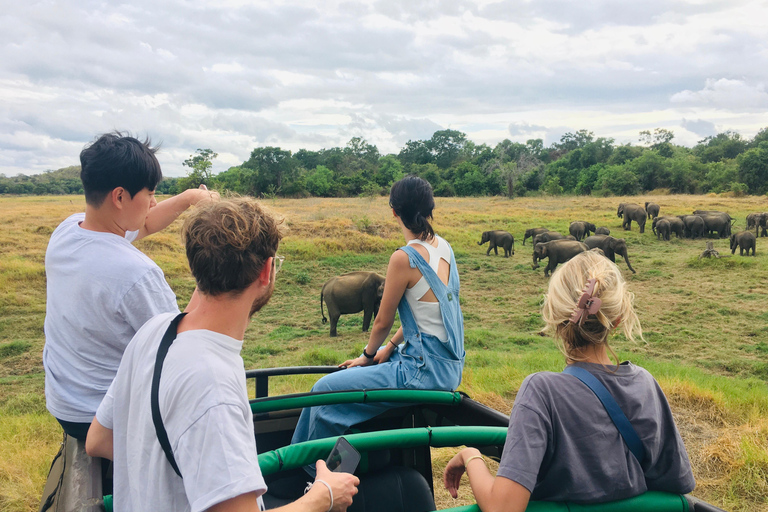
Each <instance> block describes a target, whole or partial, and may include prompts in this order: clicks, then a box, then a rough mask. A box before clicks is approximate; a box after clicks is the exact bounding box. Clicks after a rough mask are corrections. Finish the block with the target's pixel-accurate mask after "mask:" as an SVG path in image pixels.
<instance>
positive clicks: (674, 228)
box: [651, 215, 685, 240]
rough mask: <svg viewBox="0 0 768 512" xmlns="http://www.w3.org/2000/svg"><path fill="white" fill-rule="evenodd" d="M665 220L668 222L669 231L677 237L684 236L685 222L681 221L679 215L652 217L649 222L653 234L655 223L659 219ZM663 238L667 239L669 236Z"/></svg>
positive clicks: (655, 227)
mask: <svg viewBox="0 0 768 512" xmlns="http://www.w3.org/2000/svg"><path fill="white" fill-rule="evenodd" d="M662 219H663V220H666V221H667V223H668V224H669V233H674V234H675V235H676V236H677V238H685V224H684V223H683V221H682V219H680V218H679V217H673V216H671V215H670V216H666V215H665V216H664V217H656V218H655V219H653V222H651V230H652V231H653V233H654V234H656V230H657V224H658V223H659V222H660V221H661V220H662ZM665 240H669V237H667V238H665Z"/></svg>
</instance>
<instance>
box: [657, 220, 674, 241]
mask: <svg viewBox="0 0 768 512" xmlns="http://www.w3.org/2000/svg"><path fill="white" fill-rule="evenodd" d="M657 220H658V222H656V221H657ZM653 232H654V233H656V238H657V239H658V240H667V241H669V233H671V232H672V226H670V225H669V220H667V219H659V218H655V219H653Z"/></svg>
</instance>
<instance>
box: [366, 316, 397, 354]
mask: <svg viewBox="0 0 768 512" xmlns="http://www.w3.org/2000/svg"><path fill="white" fill-rule="evenodd" d="M394 323H395V319H394V318H392V319H391V320H389V321H386V320H384V319H383V318H382V317H381V315H378V316H376V319H375V320H374V321H373V327H371V335H370V336H369V338H368V345H366V352H368V353H369V354H375V353H376V351H377V350H379V347H380V346H382V345H383V344H384V343H386V341H387V336H389V333H390V332H391V331H392V326H393V325H394Z"/></svg>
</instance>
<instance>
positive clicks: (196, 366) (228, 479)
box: [96, 313, 267, 512]
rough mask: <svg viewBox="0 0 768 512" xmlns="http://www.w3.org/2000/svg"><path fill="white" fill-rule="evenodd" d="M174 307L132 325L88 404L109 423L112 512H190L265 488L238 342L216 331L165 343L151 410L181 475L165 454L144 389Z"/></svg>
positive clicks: (149, 382) (190, 333)
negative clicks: (105, 382) (98, 399)
mask: <svg viewBox="0 0 768 512" xmlns="http://www.w3.org/2000/svg"><path fill="white" fill-rule="evenodd" d="M174 316H175V314H167V313H166V314H162V315H158V316H156V317H155V318H153V319H151V320H150V321H149V322H147V323H146V324H145V325H144V327H142V328H141V329H140V330H139V332H137V333H136V336H135V337H134V338H133V340H132V341H131V343H130V344H129V345H128V348H127V349H126V350H125V355H124V356H123V361H122V363H121V364H120V369H119V370H118V372H117V377H115V380H114V382H113V383H112V386H111V387H110V388H109V391H107V394H106V396H105V397H104V401H103V402H102V403H101V406H99V410H98V411H97V413H96V418H97V419H98V420H99V423H101V424H102V425H103V426H105V427H107V428H110V429H112V430H113V438H114V510H115V512H120V511H135V510H147V511H149V510H168V511H171V510H172V511H192V512H195V511H199V510H206V509H208V508H210V507H212V506H213V505H215V504H217V503H221V502H222V501H225V500H227V499H230V498H234V497H235V496H239V495H241V494H245V493H248V492H253V491H255V492H256V493H257V494H258V495H259V496H261V495H262V494H263V493H264V492H266V490H267V486H266V484H265V482H264V478H263V477H262V475H261V470H260V469H259V463H258V458H257V453H256V439H255V437H254V433H253V416H252V414H251V408H250V406H249V404H248V394H247V391H246V387H245V368H244V366H243V359H242V357H240V350H241V349H242V346H243V342H242V341H240V340H236V339H234V338H230V337H229V336H225V335H223V334H219V333H215V332H212V331H206V330H194V331H186V332H183V333H181V334H179V335H178V337H177V338H176V341H174V342H173V344H172V345H171V347H170V349H169V350H168V355H167V356H166V359H165V363H164V365H163V373H162V377H161V378H160V392H159V395H158V396H159V404H160V414H161V416H162V419H163V424H164V425H165V430H166V431H167V432H168V440H169V442H170V445H171V449H172V450H173V455H174V458H175V459H176V464H177V465H178V467H179V471H180V472H181V475H182V477H183V479H182V478H179V476H178V475H176V473H175V472H174V471H173V468H172V467H171V465H170V463H169V462H168V459H166V457H165V453H164V452H163V449H162V448H161V446H160V442H159V441H158V440H157V434H156V432H155V427H154V424H153V423H152V410H151V405H150V403H151V399H150V396H151V390H152V374H153V371H154V366H155V358H156V357H157V348H158V346H159V345H160V340H161V339H162V337H163V334H165V331H166V329H167V328H168V325H169V323H170V321H171V320H172V319H173V318H174ZM259 505H260V506H261V507H262V508H263V505H262V501H261V498H259Z"/></svg>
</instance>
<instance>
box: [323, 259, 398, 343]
mask: <svg viewBox="0 0 768 512" xmlns="http://www.w3.org/2000/svg"><path fill="white" fill-rule="evenodd" d="M383 294H384V278H383V277H382V276H380V275H379V274H377V273H376V272H349V273H348V274H343V275H340V276H337V277H332V278H331V279H329V280H328V281H327V282H326V283H325V284H324V285H323V290H322V291H321V292H320V314H321V315H323V323H326V322H327V321H328V319H327V318H325V313H324V312H323V299H325V304H326V305H327V306H328V316H329V317H331V336H336V325H337V324H338V322H339V317H340V316H341V315H349V314H352V313H359V312H360V311H363V312H364V313H363V332H365V331H367V330H368V327H370V325H371V319H372V318H376V315H377V314H378V313H379V305H380V304H381V297H382V295H383Z"/></svg>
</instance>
